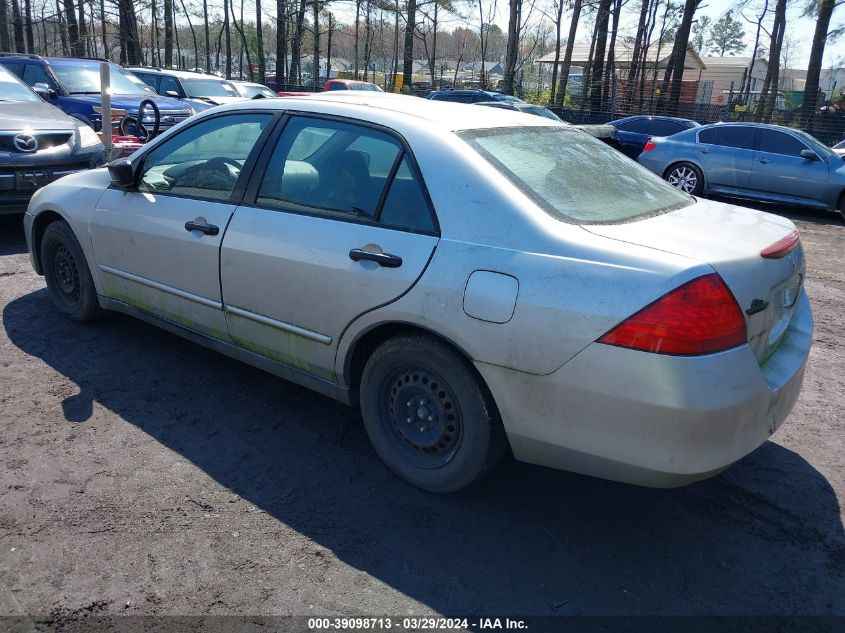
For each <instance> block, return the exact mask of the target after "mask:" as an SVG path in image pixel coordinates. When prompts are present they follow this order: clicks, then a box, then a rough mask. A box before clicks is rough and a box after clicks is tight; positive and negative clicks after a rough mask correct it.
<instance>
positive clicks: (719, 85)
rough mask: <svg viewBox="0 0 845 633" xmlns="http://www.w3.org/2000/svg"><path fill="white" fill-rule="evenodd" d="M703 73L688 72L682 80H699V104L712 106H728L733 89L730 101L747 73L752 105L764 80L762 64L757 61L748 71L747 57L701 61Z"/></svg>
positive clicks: (749, 65)
mask: <svg viewBox="0 0 845 633" xmlns="http://www.w3.org/2000/svg"><path fill="white" fill-rule="evenodd" d="M701 61H702V62H703V64H704V67H705V68H704V70H702V71H701V74H700V75H698V74H697V73H696V74H695V76H693V73H692V72H691V71H690V70H687V71H686V72H685V73H684V79H699V81H700V88H699V95H700V97H701V99H700V102H701V103H711V104H713V105H725V104H727V102H728V99H729V97H730V92H731V86H733V93H734V96H733V100H734V101H736V100H737V95H738V94H739V91H740V90H741V89H742V85H743V81H744V79H745V77H746V75H747V73H748V72H749V69H750V70H751V92H750V98H749V101H750V102H751V103H754V102H755V101H756V100H757V99H758V98H759V96H760V92H761V90H762V89H763V81H765V79H766V63H767V62H766V61H765V60H759V59H758V60H757V61H756V62H754V68H753V69H751V58H750V57H702V58H701Z"/></svg>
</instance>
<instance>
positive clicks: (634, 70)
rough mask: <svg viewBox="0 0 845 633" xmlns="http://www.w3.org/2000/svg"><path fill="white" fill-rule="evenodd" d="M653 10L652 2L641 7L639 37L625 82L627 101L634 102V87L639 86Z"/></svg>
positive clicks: (637, 36) (648, 0)
mask: <svg viewBox="0 0 845 633" xmlns="http://www.w3.org/2000/svg"><path fill="white" fill-rule="evenodd" d="M650 8H651V0H642V4H641V5H640V19H639V21H638V22H637V35H636V37H635V38H634V50H633V51H632V53H631V65H630V66H629V67H628V77H627V80H626V82H625V101H627V102H629V104H630V101H631V100H632V98H633V95H634V86H635V85H636V84H637V76H638V75H639V72H640V66H639V62H640V54H641V52H642V49H643V44H644V42H643V40H644V38H645V34H646V23H647V22H648V15H649V9H650Z"/></svg>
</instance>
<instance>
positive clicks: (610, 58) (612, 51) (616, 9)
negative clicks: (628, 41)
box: [604, 0, 622, 100]
mask: <svg viewBox="0 0 845 633" xmlns="http://www.w3.org/2000/svg"><path fill="white" fill-rule="evenodd" d="M621 13H622V0H614V2H613V30H612V31H611V33H610V44H609V45H608V48H607V63H606V64H605V67H604V82H605V88H604V99H605V100H607V99H610V98H612V95H611V93H612V92H613V82H615V81H616V76H615V75H616V34H617V33H618V32H619V15H620V14H621Z"/></svg>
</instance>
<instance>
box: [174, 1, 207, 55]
mask: <svg viewBox="0 0 845 633" xmlns="http://www.w3.org/2000/svg"><path fill="white" fill-rule="evenodd" d="M179 2H180V3H181V4H182V12H183V13H184V14H185V17H186V18H187V20H188V27H189V28H190V29H191V39H193V41H194V66H198V65H199V54H200V49H199V48H198V47H197V32H196V31H195V30H194V25H193V23H192V22H191V15H190V14H189V13H188V9H187V8H186V7H185V0H179ZM173 21H174V22H176V20H175V18H174V20H173ZM207 54H208V48H207V47H206V55H207ZM209 61H211V60H209ZM208 66H211V64H208ZM206 70H211V68H208V67H207V68H206Z"/></svg>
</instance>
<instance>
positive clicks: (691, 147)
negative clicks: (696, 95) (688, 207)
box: [637, 123, 845, 218]
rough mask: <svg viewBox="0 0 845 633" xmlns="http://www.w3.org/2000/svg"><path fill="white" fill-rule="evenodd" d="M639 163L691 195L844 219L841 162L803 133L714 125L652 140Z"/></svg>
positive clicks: (844, 183)
mask: <svg viewBox="0 0 845 633" xmlns="http://www.w3.org/2000/svg"><path fill="white" fill-rule="evenodd" d="M637 160H638V161H639V163H640V164H641V165H643V166H644V167H646V168H648V169H650V170H651V171H653V172H654V173H655V174H657V175H659V176H663V177H664V178H665V179H666V180H668V181H669V183H670V184H672V185H674V186H675V187H677V188H678V189H680V190H681V191H684V192H686V193H689V194H691V195H700V194H710V193H716V194H721V195H726V196H736V197H741V198H753V199H757V200H764V201H769V202H785V203H788V204H797V205H804V206H810V207H816V208H819V209H835V210H838V211H839V212H840V213H842V216H843V218H845V161H843V160H842V157H841V156H838V155H837V154H836V153H835V152H834V151H833V150H831V149H830V148H828V147H826V146H825V145H824V144H822V143H821V142H819V141H818V140H817V139H815V138H814V137H812V136H810V135H809V134H807V133H806V132H802V131H801V130H794V129H792V128H786V127H781V126H778V125H768V124H764V123H714V124H712V125H705V126H702V127H696V128H692V129H690V130H687V131H685V132H681V133H680V134H675V135H674V136H670V137H668V138H661V139H651V140H650V141H649V143H648V144H647V145H646V147H645V149H644V150H643V153H642V154H640V156H639V158H638V159H637Z"/></svg>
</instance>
